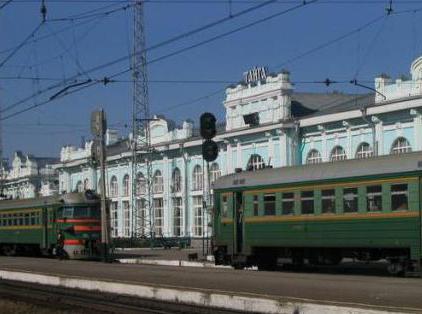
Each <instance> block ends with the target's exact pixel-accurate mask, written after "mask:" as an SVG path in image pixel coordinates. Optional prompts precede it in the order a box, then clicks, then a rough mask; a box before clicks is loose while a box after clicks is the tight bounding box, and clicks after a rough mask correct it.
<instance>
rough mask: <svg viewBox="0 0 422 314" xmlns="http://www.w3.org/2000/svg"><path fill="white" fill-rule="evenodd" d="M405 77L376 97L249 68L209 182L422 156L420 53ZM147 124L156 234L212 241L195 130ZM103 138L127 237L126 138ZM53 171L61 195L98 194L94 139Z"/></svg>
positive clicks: (231, 97)
mask: <svg viewBox="0 0 422 314" xmlns="http://www.w3.org/2000/svg"><path fill="white" fill-rule="evenodd" d="M410 75H411V77H410V78H408V79H406V80H404V79H396V80H392V79H390V78H389V77H387V76H386V75H380V76H379V77H376V78H375V80H374V84H375V86H374V87H373V88H374V90H375V91H376V92H370V93H367V94H357V95H353V94H343V93H306V92H305V93H304V92H295V91H294V88H293V85H292V83H291V82H290V74H289V73H288V72H281V73H278V74H267V72H266V70H265V69H264V68H256V69H253V70H251V71H249V72H248V73H247V74H246V75H245V77H244V80H243V81H242V82H241V83H239V84H237V85H235V86H230V87H228V88H227V89H226V93H225V100H224V102H223V105H224V107H225V110H226V121H225V125H224V126H223V127H222V128H221V129H220V130H219V132H218V133H217V136H216V137H215V139H214V140H215V141H216V142H217V144H218V147H219V156H218V158H217V160H216V161H215V162H213V163H212V164H211V165H210V178H209V179H210V181H211V182H212V181H214V180H215V179H216V178H218V177H219V176H222V175H226V174H230V173H233V172H235V169H236V168H240V169H242V171H254V170H259V169H260V168H264V167H267V166H272V167H286V166H293V165H300V164H306V163H321V162H337V161H341V160H344V159H352V158H370V157H372V156H375V155H388V154H401V153H406V152H410V151H416V150H422V57H421V58H418V59H416V60H415V61H414V62H413V63H412V64H411V67H410ZM371 87H372V86H371ZM150 128H151V137H152V144H153V146H154V149H155V153H154V154H153V155H152V156H150V158H151V160H152V169H153V171H152V173H153V179H152V181H153V184H152V192H153V195H152V196H151V199H152V203H153V208H154V216H155V218H154V225H155V234H156V235H163V236H165V237H189V238H192V239H195V238H201V237H203V236H208V235H210V233H211V229H210V228H209V227H207V226H208V223H209V215H208V213H204V210H203V198H204V196H205V193H204V190H205V191H206V189H207V187H206V186H205V184H204V182H207V179H208V178H206V176H207V173H206V171H204V169H206V168H205V163H204V161H203V159H202V156H201V144H202V140H201V138H200V137H199V136H198V135H197V130H195V129H194V128H193V124H192V123H190V122H188V121H185V122H183V125H182V126H181V127H179V128H175V127H174V126H173V125H172V124H171V123H169V122H168V121H166V120H165V119H158V120H156V121H152V122H151V124H150ZM106 142H107V170H106V186H107V189H108V191H107V192H108V196H109V197H110V199H111V227H112V231H111V233H112V236H113V237H130V236H131V230H132V226H131V224H132V217H131V215H132V210H131V208H132V206H131V200H132V195H131V193H132V187H131V183H132V177H131V176H132V173H131V172H132V165H131V149H130V142H131V138H130V137H129V138H123V139H121V138H119V137H118V134H117V133H116V132H115V131H112V130H108V131H107V135H106ZM55 169H57V170H58V172H59V191H60V192H70V191H75V190H79V191H82V190H84V189H93V190H98V187H99V184H98V183H99V179H100V177H99V169H98V167H97V166H95V165H94V164H93V163H92V161H91V142H87V143H86V145H85V147H84V148H75V147H71V146H66V147H63V148H62V150H61V154H60V163H59V164H56V165H55ZM145 175H146V168H145V165H139V168H138V171H137V173H136V176H137V181H136V182H138V184H137V188H136V193H137V196H136V197H137V198H139V199H140V200H141V199H142V198H143V197H145V192H146V188H145V180H144V179H143V178H144V177H145ZM204 176H205V177H204ZM137 206H142V202H137ZM139 210H141V211H142V208H139ZM141 227H142V226H141Z"/></svg>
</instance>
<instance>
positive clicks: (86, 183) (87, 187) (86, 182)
mask: <svg viewBox="0 0 422 314" xmlns="http://www.w3.org/2000/svg"><path fill="white" fill-rule="evenodd" d="M86 190H89V180H88V178H87V179H85V180H84V191H86Z"/></svg>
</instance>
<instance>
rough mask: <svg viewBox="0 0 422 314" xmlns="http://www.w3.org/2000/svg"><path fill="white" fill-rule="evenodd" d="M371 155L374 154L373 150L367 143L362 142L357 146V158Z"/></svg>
mask: <svg viewBox="0 0 422 314" xmlns="http://www.w3.org/2000/svg"><path fill="white" fill-rule="evenodd" d="M372 156H374V152H373V150H372V147H371V146H370V145H369V144H368V143H366V142H363V143H361V144H360V145H359V146H358V149H357V150H356V158H357V159H364V158H369V157H372Z"/></svg>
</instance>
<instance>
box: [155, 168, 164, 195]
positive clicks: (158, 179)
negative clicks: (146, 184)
mask: <svg viewBox="0 0 422 314" xmlns="http://www.w3.org/2000/svg"><path fill="white" fill-rule="evenodd" d="M152 188H153V192H154V193H163V191H164V184H163V175H162V174H161V171H160V170H157V171H155V174H154V178H153V183H152Z"/></svg>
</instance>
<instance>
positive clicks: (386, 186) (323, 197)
mask: <svg viewBox="0 0 422 314" xmlns="http://www.w3.org/2000/svg"><path fill="white" fill-rule="evenodd" d="M421 180H422V153H420V152H418V153H408V154H401V155H390V156H382V157H373V158H368V159H364V160H362V159H361V160H345V161H336V162H328V163H321V164H314V165H302V166H294V167H284V168H275V169H270V168H267V169H262V170H258V171H253V172H252V171H250V172H239V173H234V174H232V175H228V176H224V177H221V178H220V179H219V180H217V181H216V182H215V184H214V204H215V209H214V218H213V219H214V239H213V240H214V241H213V244H214V257H215V261H216V263H217V264H231V265H233V266H235V267H242V266H244V265H258V266H259V267H260V268H271V267H274V266H275V265H277V264H280V263H282V264H287V263H291V264H294V265H302V264H303V263H306V262H307V263H310V264H316V265H320V264H338V263H340V262H341V261H342V259H343V258H355V259H358V260H364V261H375V260H381V259H386V260H387V261H388V262H389V267H388V270H389V271H390V272H391V273H393V274H399V273H403V272H405V271H420V263H421V256H422V255H421V252H422V228H421V226H422V225H421V218H422V217H421V206H422V204H421V193H422V182H421Z"/></svg>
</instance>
